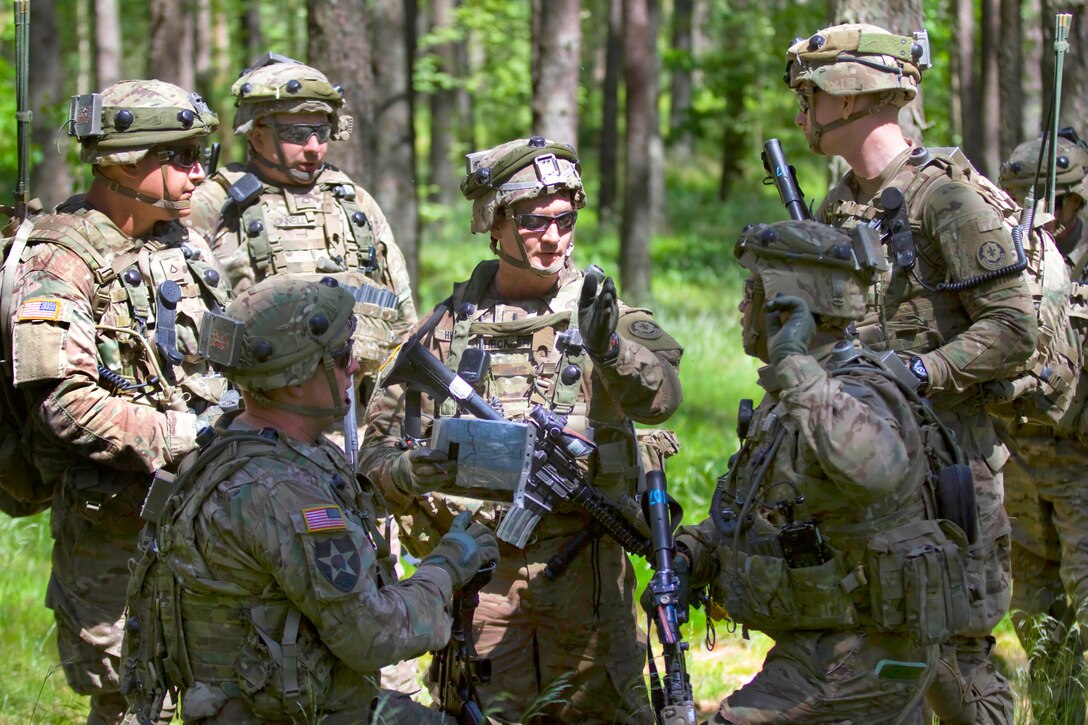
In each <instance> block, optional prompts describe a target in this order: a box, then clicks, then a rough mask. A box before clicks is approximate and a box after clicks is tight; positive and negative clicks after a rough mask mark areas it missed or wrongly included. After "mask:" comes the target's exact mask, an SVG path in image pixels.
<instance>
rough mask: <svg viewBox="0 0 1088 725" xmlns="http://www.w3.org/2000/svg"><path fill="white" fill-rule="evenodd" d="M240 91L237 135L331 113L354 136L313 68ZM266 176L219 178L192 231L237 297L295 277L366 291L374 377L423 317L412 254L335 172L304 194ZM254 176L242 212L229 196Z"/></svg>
mask: <svg viewBox="0 0 1088 725" xmlns="http://www.w3.org/2000/svg"><path fill="white" fill-rule="evenodd" d="M292 84H298V87H297V89H295V90H290V89H292V88H295V86H293V85H292ZM231 92H232V93H233V94H234V95H235V97H236V98H237V99H238V113H237V115H236V116H235V122H234V132H235V134H238V135H247V134H249V133H250V132H251V131H252V130H253V127H254V125H255V124H256V123H258V122H259V121H260V120H262V119H264V118H267V117H269V116H272V115H273V114H276V113H303V112H318V113H326V114H328V116H329V119H330V122H331V123H332V125H333V130H332V138H333V139H334V140H344V139H347V138H348V137H349V136H350V132H351V118H350V117H349V116H345V115H342V114H341V113H340V108H341V106H342V105H343V102H344V101H343V98H342V96H341V91H340V90H339V89H338V87H333V86H332V85H331V84H330V83H329V82H328V80H327V79H326V78H325V76H324V75H323V74H322V73H320V72H319V71H317V70H315V69H313V68H310V67H309V66H305V65H302V64H300V63H296V62H294V61H287V60H284V62H272V63H269V64H266V65H259V66H257V67H255V68H249V69H246V72H245V73H243V74H242V76H241V77H240V78H239V79H238V80H237V81H236V82H235V84H234V86H233V87H232V89H231ZM271 128H275V127H274V126H272V127H271ZM251 156H252V154H251ZM261 168H262V166H261V163H260V162H259V161H258V160H256V159H254V158H251V159H250V161H249V162H248V163H246V164H230V165H228V166H227V167H226V168H224V169H222V170H219V171H217V172H216V173H215V174H214V175H212V176H211V177H210V178H209V179H208V180H207V182H205V183H204V184H202V185H201V186H200V187H199V188H198V189H197V191H196V193H195V194H193V213H192V215H191V216H190V217H189V219H188V220H187V223H188V224H189V226H190V228H192V229H195V230H197V231H199V232H201V233H202V234H204V235H205V236H206V237H207V238H208V240H209V241H210V242H211V244H212V249H213V250H214V252H215V255H216V257H217V258H218V259H219V260H220V261H221V262H222V263H223V266H224V268H225V269H226V270H227V274H228V276H229V277H230V282H231V285H232V286H233V287H234V290H235V291H236V292H240V291H242V290H244V289H246V288H248V287H250V286H251V285H252V284H254V283H255V282H259V281H261V280H262V279H265V278H266V277H269V276H271V275H275V274H282V273H285V272H290V273H294V274H310V275H312V276H313V278H314V279H317V278H320V277H321V276H325V275H328V276H331V277H334V278H335V279H337V280H338V281H339V282H340V283H341V284H344V285H350V286H352V287H353V288H356V289H358V290H360V294H359V295H358V296H357V300H359V303H358V305H357V316H358V327H357V332H356V339H357V341H356V355H357V358H358V360H359V363H360V365H361V366H362V368H363V374H364V376H366V377H369V378H371V379H373V375H374V373H375V372H376V370H377V366H378V364H379V363H380V362H381V361H382V360H384V359H385V358H386V357H387V356H388V354H389V353H390V352H391V351H392V349H393V347H394V346H395V345H396V343H397V342H399V341H400V340H401V338H402V337H403V336H404V334H405V333H406V332H407V331H408V329H409V328H411V327H412V325H414V324H415V323H416V321H417V319H418V318H417V315H416V309H415V303H414V302H413V301H412V290H411V287H410V286H409V285H410V283H409V279H408V268H407V266H406V264H405V261H404V255H403V254H402V253H401V251H400V248H399V247H398V246H397V245H396V243H395V242H394V241H393V231H392V229H390V227H389V224H388V223H387V222H386V219H385V215H384V214H383V213H382V210H381V209H380V208H379V207H378V203H377V202H376V201H375V200H374V198H373V197H372V196H371V195H370V194H369V193H367V191H366V190H365V189H363V188H362V187H361V186H359V185H358V184H357V183H355V182H354V181H352V180H351V178H349V177H348V176H347V174H344V173H343V172H341V171H339V170H337V169H335V168H334V167H332V166H329V165H327V164H326V165H325V166H324V167H323V168H322V170H321V171H320V172H319V174H318V175H317V176H316V178H314V179H312V180H308V181H307V182H305V183H300V185H299V186H284V185H282V184H277V183H274V182H271V181H268V180H267V179H266V178H264V177H262V175H261ZM247 174H250V175H252V176H251V177H250V179H251V180H252V182H253V183H254V189H256V190H257V191H256V192H255V193H254V195H253V196H252V197H249V198H247V199H246V200H245V201H243V202H242V203H240V204H239V203H238V202H236V201H234V200H232V198H231V197H230V196H228V190H229V189H231V188H232V186H234V185H236V184H238V183H239V181H240V180H242V178H243V177H244V176H246V175H247ZM367 391H369V388H367ZM360 407H361V406H360Z"/></svg>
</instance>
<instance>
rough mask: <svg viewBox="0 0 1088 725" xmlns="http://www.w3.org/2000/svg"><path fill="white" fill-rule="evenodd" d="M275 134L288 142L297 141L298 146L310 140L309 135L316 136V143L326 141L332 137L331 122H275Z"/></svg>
mask: <svg viewBox="0 0 1088 725" xmlns="http://www.w3.org/2000/svg"><path fill="white" fill-rule="evenodd" d="M272 125H274V126H275V127H276V135H277V136H279V137H280V138H281V139H283V140H284V141H287V142H289V143H297V144H299V145H300V146H301V145H302V144H304V143H306V142H307V141H309V140H310V136H317V142H318V143H327V142H328V140H329V138H330V137H332V124H331V123H276V124H272Z"/></svg>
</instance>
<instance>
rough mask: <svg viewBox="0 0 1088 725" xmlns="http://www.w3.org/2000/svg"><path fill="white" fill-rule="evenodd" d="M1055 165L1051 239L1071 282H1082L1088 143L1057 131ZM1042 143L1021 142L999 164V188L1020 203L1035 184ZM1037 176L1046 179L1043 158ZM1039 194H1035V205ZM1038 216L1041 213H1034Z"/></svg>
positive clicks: (1087, 231)
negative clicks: (1071, 279) (1052, 234)
mask: <svg viewBox="0 0 1088 725" xmlns="http://www.w3.org/2000/svg"><path fill="white" fill-rule="evenodd" d="M1059 134H1063V135H1059V136H1058V140H1057V146H1058V153H1057V158H1056V160H1055V163H1056V164H1057V166H1056V169H1055V182H1056V188H1055V199H1054V206H1055V211H1054V217H1055V220H1054V221H1055V224H1054V227H1055V228H1054V229H1053V232H1054V239H1055V241H1057V243H1058V248H1059V249H1060V250H1061V252H1062V254H1064V255H1065V258H1066V259H1067V260H1068V261H1069V266H1070V268H1071V273H1072V276H1073V279H1075V280H1084V278H1085V267H1088V143H1086V142H1085V141H1083V140H1081V138H1080V137H1079V136H1078V135H1077V132H1076V131H1075V130H1073V129H1072V128H1063V129H1062V130H1061V131H1059ZM1042 146H1043V141H1042V139H1037V140H1035V141H1025V142H1024V143H1022V144H1020V145H1019V146H1017V147H1016V148H1015V149H1013V152H1012V155H1011V156H1010V157H1009V159H1008V161H1006V162H1004V163H1003V164H1001V179H1000V180H1001V187H1002V188H1003V189H1005V191H1007V192H1008V193H1009V194H1010V195H1011V196H1012V197H1013V198H1014V199H1016V201H1017V202H1018V203H1020V204H1023V203H1024V197H1025V196H1027V193H1028V190H1029V188H1030V187H1031V185H1032V184H1034V183H1035V174H1036V170H1037V169H1039V168H1040V167H1039V154H1040V153H1041V151H1042ZM1043 162H1044V163H1043V165H1042V170H1041V174H1042V176H1041V177H1040V178H1041V179H1042V180H1045V178H1046V171H1047V170H1046V159H1044V160H1043ZM1040 195H1041V194H1039V193H1037V194H1036V196H1035V198H1036V201H1037V202H1041V201H1042V200H1041V199H1039V196H1040ZM1037 213H1041V212H1037Z"/></svg>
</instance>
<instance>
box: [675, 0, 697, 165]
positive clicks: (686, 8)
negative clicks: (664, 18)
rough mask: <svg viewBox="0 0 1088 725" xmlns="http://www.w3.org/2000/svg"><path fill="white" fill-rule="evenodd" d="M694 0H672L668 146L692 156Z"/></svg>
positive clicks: (685, 155)
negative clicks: (689, 123) (673, 55)
mask: <svg viewBox="0 0 1088 725" xmlns="http://www.w3.org/2000/svg"><path fill="white" fill-rule="evenodd" d="M694 6H695V0H675V3H674V4H673V10H672V52H673V53H675V54H676V56H677V57H676V59H675V60H674V61H673V68H672V73H671V74H670V79H669V94H670V96H671V98H670V101H669V145H670V146H671V147H672V148H673V149H674V150H675V151H677V152H678V153H679V155H680V156H681V157H688V156H691V151H692V137H691V128H690V127H689V126H688V121H689V119H690V116H691V99H692V81H691V69H692V66H693V65H694V62H695V59H694V57H693V53H694V46H693V41H694V35H693V33H692V22H691V20H692V13H693V10H694Z"/></svg>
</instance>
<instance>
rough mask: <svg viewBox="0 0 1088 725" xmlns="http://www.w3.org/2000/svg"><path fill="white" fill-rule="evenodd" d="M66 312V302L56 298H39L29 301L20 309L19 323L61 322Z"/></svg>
mask: <svg viewBox="0 0 1088 725" xmlns="http://www.w3.org/2000/svg"><path fill="white" fill-rule="evenodd" d="M63 310H64V300H60V299H56V298H44V297H43V298H38V299H35V300H27V301H26V302H24V303H23V306H22V307H20V308H19V321H20V322H22V321H23V320H59V319H60V314H61V312H62V311H63Z"/></svg>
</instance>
